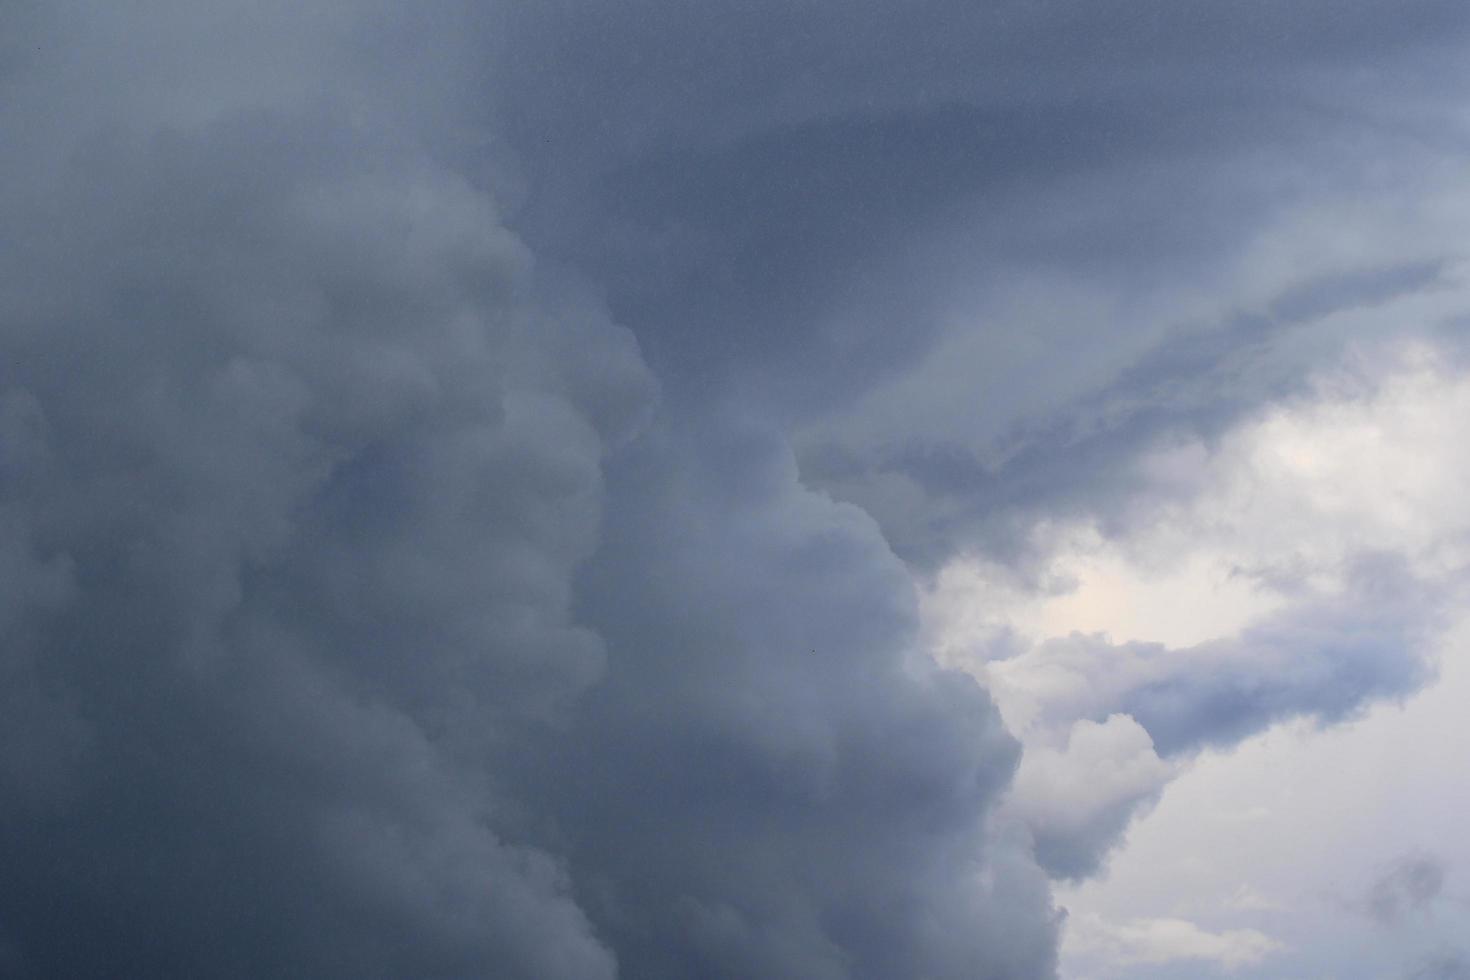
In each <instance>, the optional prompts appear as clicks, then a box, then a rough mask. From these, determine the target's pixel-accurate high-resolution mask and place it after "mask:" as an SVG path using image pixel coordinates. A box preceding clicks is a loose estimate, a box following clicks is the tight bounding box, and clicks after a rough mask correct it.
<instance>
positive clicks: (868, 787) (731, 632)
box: [0, 2, 1056, 980]
mask: <svg viewBox="0 0 1470 980" xmlns="http://www.w3.org/2000/svg"><path fill="white" fill-rule="evenodd" d="M134 15H136V18H137V19H136V20H132V19H130V20H129V23H128V24H127V26H126V30H122V29H121V25H119V24H117V23H114V21H115V20H116V19H117V18H118V17H120V16H121V14H119V13H118V12H117V11H115V10H112V9H111V8H105V7H103V6H96V7H88V6H86V5H80V6H77V7H64V8H58V9H57V11H55V12H48V13H40V14H35V15H34V17H31V18H27V19H26V20H25V22H24V23H23V24H20V25H18V26H17V29H18V30H21V31H22V32H24V33H26V36H27V37H30V38H33V39H34V41H35V52H34V54H32V52H31V50H30V45H29V44H28V45H27V46H26V48H27V50H26V57H25V58H24V59H21V62H22V63H20V64H17V65H15V66H14V70H13V73H12V74H11V75H10V76H9V78H8V81H7V84H8V85H9V93H10V95H11V97H10V98H8V99H7V100H6V105H5V108H4V110H3V113H4V119H5V122H6V124H7V128H8V131H12V132H15V133H19V134H25V136H26V138H27V139H28V140H31V141H33V143H34V152H32V153H27V154H24V155H20V156H18V157H15V158H9V159H8V160H7V163H6V164H5V165H4V167H5V171H4V174H3V176H4V177H5V178H6V179H5V180H4V182H3V183H4V189H3V190H0V203H3V208H4V212H5V214H6V215H7V219H8V220H7V226H8V227H9V228H10V230H11V232H12V234H13V236H14V240H15V241H16V242H17V243H18V245H19V247H17V248H15V249H11V250H8V251H7V252H6V255H5V257H4V259H0V262H3V266H0V277H3V281H4V283H5V287H6V288H5V290H4V298H3V300H0V315H3V334H0V342H3V345H4V357H3V360H0V438H3V448H0V583H3V584H4V586H5V588H4V590H3V592H4V595H3V599H0V630H3V631H4V634H3V635H4V644H3V649H4V654H3V657H0V670H3V676H4V679H5V681H6V684H5V694H4V696H3V697H4V707H5V712H4V721H3V722H0V730H3V732H4V734H5V736H6V738H5V748H4V749H3V751H0V780H3V782H0V853H3V855H4V863H5V865H6V867H7V881H8V884H9V887H8V888H7V890H6V895H7V897H6V898H5V899H4V900H0V922H3V925H4V938H5V945H4V947H3V949H4V955H5V957H6V963H7V969H10V968H11V967H13V970H12V972H16V973H20V974H22V975H24V974H26V973H31V974H35V975H67V976H79V977H81V976H116V975H119V974H124V975H139V976H142V975H148V976H200V975H208V976H259V975H262V974H269V973H283V972H284V973H306V974H310V975H313V976H408V975H412V976H426V977H427V976H488V975H493V976H505V977H520V976H524V977H538V978H540V977H560V978H568V980H571V978H578V980H581V978H589V980H590V978H609V977H612V976H615V975H619V974H621V975H625V976H647V977H656V976H670V977H673V976H686V975H689V973H690V971H693V972H697V973H699V974H700V975H706V976H750V975H765V976H804V977H808V976H809V977H818V976H832V977H874V978H877V977H888V976H894V975H928V976H933V977H962V976H963V977H977V976H981V977H994V978H1010V977H1015V978H1021V977H1040V976H1047V975H1050V974H1052V973H1053V972H1054V963H1055V946H1056V922H1055V916H1054V913H1053V911H1052V908H1051V903H1050V897H1049V891H1048V886H1047V882H1046V880H1045V878H1044V876H1043V875H1042V874H1041V873H1040V871H1039V870H1038V869H1037V868H1036V866H1035V865H1034V863H1033V862H1032V861H1031V858H1030V855H1029V851H1028V849H1027V846H1026V844H1025V842H1024V841H1022V840H1019V839H1010V838H1007V837H1005V836H1003V835H1002V834H1000V833H999V832H993V831H992V829H991V826H990V821H989V817H990V815H991V812H992V810H993V808H994V806H995V804H996V801H997V800H998V799H999V796H1000V794H1001V792H1002V790H1003V788H1004V787H1005V785H1006V784H1007V783H1008V781H1009V780H1010V778H1011V775H1012V773H1013V771H1014V767H1015V765H1016V761H1017V756H1018V748H1017V745H1016V743H1015V741H1014V740H1013V739H1012V738H1011V737H1010V736H1009V735H1008V734H1007V733H1006V732H1005V730H1004V728H1003V726H1002V724H1001V722H1000V719H999V716H998V714H997V712H996V711H995V709H994V707H993V705H992V704H991V703H990V701H989V699H988V697H987V696H986V695H985V693H984V692H983V691H982V690H981V689H980V688H979V686H978V685H977V684H976V683H975V682H974V680H973V679H972V678H970V677H968V676H965V675H962V674H959V673H955V672H949V671H944V670H941V669H939V668H937V667H936V666H935V665H934V664H933V663H932V661H930V660H929V659H928V658H927V656H926V655H925V654H924V653H923V651H922V650H920V649H919V648H918V646H917V639H916V637H917V624H916V612H915V603H914V594H913V587H912V582H911V580H910V578H909V576H908V573H907V572H906V570H905V569H904V567H903V565H902V564H901V563H900V562H899V561H898V560H897V559H896V558H895V557H894V556H893V555H892V554H891V552H890V551H889V550H888V547H887V545H886V543H885V542H884V541H883V539H882V537H881V535H880V533H879V532H878V530H877V528H876V526H875V525H873V523H872V522H871V520H870V519H869V518H868V517H867V516H866V515H865V514H863V513H862V512H860V511H858V510H856V509H855V508H852V507H851V506H847V505H840V504H835V503H833V502H832V501H831V500H830V499H828V498H826V497H824V496H822V495H820V494H816V493H813V492H811V491H809V490H806V489H804V488H803V487H802V486H801V485H800V483H799V480H798V475H797V469H796V466H795V464H794V461H793V459H792V458H791V456H790V454H789V451H787V450H786V449H785V448H784V444H783V442H782V440H781V438H780V437H779V435H777V434H774V433H770V432H765V431H758V430H749V429H747V428H746V427H744V426H743V423H741V422H740V420H739V419H738V417H733V416H728V417H727V414H726V413H716V414H714V415H705V416H699V415H692V416H690V417H688V418H687V419H685V418H680V417H674V418H669V417H664V418H662V419H659V420H658V421H657V424H653V423H654V420H655V418H656V411H657V408H656V406H657V402H658V384H657V383H656V382H655V380H654V378H653V376H652V374H651V373H650V371H649V370H648V368H647V367H646V366H645V364H644V362H643V359H642V355H641V353H640V350H639V347H638V344H637V343H636V341H635V340H634V337H633V335H632V334H631V333H630V332H629V331H628V330H626V329H624V328H622V327H620V326H617V325H616V324H615V323H614V322H613V321H612V319H611V318H610V316H609V315H608V313H607V311H606V310H605V308H604V306H603V305H602V303H601V302H600V300H599V299H598V298H597V294H596V291H595V289H594V288H592V287H590V286H588V285H586V284H585V282H584V281H582V280H580V279H579V278H577V277H576V276H574V275H572V274H571V273H569V272H566V271H559V270H558V268H557V267H556V266H555V263H550V264H547V263H542V262H540V261H538V259H537V257H536V256H535V255H534V254H533V252H532V251H531V250H530V249H529V248H528V247H527V246H526V244H525V243H524V240H523V238H522V237H520V236H518V235H517V234H515V233H514V232H512V231H511V230H510V229H509V227H508V225H507V222H506V218H505V217H504V215H503V213H502V211H501V210H500V208H499V207H498V206H497V204H496V202H495V200H494V197H493V195H492V194H491V193H489V192H488V191H487V183H486V181H485V180H483V179H482V177H483V175H482V174H479V173H478V172H477V171H474V170H473V169H467V168H466V167H465V166H464V161H463V159H462V157H461V154H462V152H463V149H464V148H463V146H462V145H459V144H458V143H456V141H455V139H454V138H450V137H446V135H445V131H446V128H448V129H452V127H453V126H454V125H457V123H456V120H457V119H462V120H468V122H467V123H466V125H469V124H472V123H474V122H475V120H474V111H473V98H472V96H473V92H472V89H471V88H470V80H472V79H473V78H475V77H476V72H477V70H478V69H477V67H476V66H477V64H478V62H477V58H479V57H488V56H489V55H488V54H487V53H486V52H468V53H466V51H464V50H463V47H464V45H465V43H466V42H464V40H463V39H464V37H465V35H466V34H470V35H472V34H473V30H474V29H475V28H476V26H477V24H479V21H478V20H477V19H475V18H474V17H471V16H470V15H469V14H468V13H467V12H465V11H462V10H459V9H456V8H453V7H450V6H443V7H435V8H433V9H428V10H426V11H422V12H416V13H413V14H412V15H408V14H404V13H402V12H400V11H397V10H392V9H379V8H364V9H362V10H358V9H355V8H353V7H350V6H335V5H330V4H323V5H314V6H309V7H306V8H301V9H299V10H298V9H296V8H294V7H293V8H292V9H290V10H287V9H285V8H281V9H277V10H273V11H259V10H256V9H255V8H249V9H247V8H246V7H244V6H237V5H233V4H228V3H221V4H211V5H207V7H205V8H196V7H193V6H190V5H179V4H171V3H163V2H160V3H156V4H150V5H147V6H145V7H142V8H139V9H138V10H136V11H132V12H130V14H129V17H130V18H132V17H133V16H134ZM272 15H274V16H272ZM155 28H156V30H155ZM117 31H121V36H120V38H119V37H118V36H115V35H114V32H117ZM492 162H493V157H492ZM490 183H493V181H490Z"/></svg>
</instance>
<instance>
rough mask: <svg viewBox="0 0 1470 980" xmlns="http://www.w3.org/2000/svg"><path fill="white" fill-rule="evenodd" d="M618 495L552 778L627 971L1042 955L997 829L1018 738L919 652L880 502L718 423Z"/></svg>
mask: <svg viewBox="0 0 1470 980" xmlns="http://www.w3.org/2000/svg"><path fill="white" fill-rule="evenodd" d="M691 438H692V439H693V442H694V444H693V445H691ZM609 507H610V509H611V510H614V511H616V512H617V513H619V514H621V515H622V516H623V520H621V521H620V522H619V523H618V524H617V525H615V526H612V527H610V528H609V531H608V538H607V540H606V542H605V544H604V548H603V550H602V551H601V552H600V553H599V555H598V556H597V558H596V559H594V561H593V562H592V563H591V565H590V566H589V568H588V570H587V573H586V576H585V579H584V581H583V594H584V596H585V599H584V603H583V610H584V613H585V615H586V617H587V621H588V622H589V623H590V624H593V625H595V626H596V628H597V629H598V631H599V633H600V634H601V635H602V636H604V637H605V638H606V640H607V642H608V651H609V652H608V655H609V661H610V663H611V664H612V665H613V667H612V669H611V670H610V672H609V675H608V678H607V682H606V683H605V684H603V685H601V686H600V687H599V688H598V689H597V690H596V691H595V692H593V693H592V694H590V695H589V697H588V698H587V699H586V701H585V702H584V710H583V711H582V712H581V713H580V714H579V716H578V718H577V720H576V721H575V722H574V723H573V737H572V739H571V740H570V742H569V744H568V745H567V746H566V748H565V749H564V750H563V752H565V753H569V754H566V755H562V756H558V757H556V760H555V761H554V763H553V764H552V765H548V766H545V767H543V769H544V768H551V767H552V766H553V765H554V768H556V769H557V770H558V771H561V772H564V773H565V774H566V778H565V779H563V780H559V781H557V782H556V783H554V784H552V785H550V786H547V787H542V788H541V790H540V791H541V792H552V793H555V794H557V795H558V796H560V797H561V798H562V802H561V803H560V804H559V805H557V806H555V807H554V809H555V810H556V811H557V812H558V813H560V814H562V817H561V824H560V827H559V829H560V830H561V832H563V833H565V834H567V835H568V837H569V838H570V840H571V844H570V846H569V849H568V853H569V854H570V855H571V857H572V862H573V866H574V867H575V868H577V869H578V874H579V878H580V879H581V880H588V881H593V882H603V883H605V884H604V885H602V886H601V887H599V888H597V889H595V890H591V891H589V893H588V898H587V903H586V908H587V909H588V910H589V913H590V914H592V915H593V916H594V918H595V919H596V921H597V922H598V923H599V925H600V926H601V927H602V928H603V929H604V930H605V931H606V934H607V935H608V936H609V937H611V940H612V942H613V945H614V948H616V949H617V950H618V951H619V954H620V957H621V962H622V964H623V967H624V969H625V971H626V972H627V974H628V975H629V976H640V977H643V976H646V977H678V976H720V977H724V976H729V977H740V976H810V977H827V976H831V977H874V978H878V977H887V976H894V975H897V974H905V975H907V974H913V975H919V976H933V977H956V978H958V977H1029V976H1044V975H1047V974H1048V973H1050V970H1051V966H1050V963H1051V942H1052V936H1053V932H1052V930H1053V924H1052V923H1051V922H1050V918H1049V912H1048V908H1049V905H1048V900H1047V897H1046V888H1045V884H1044V882H1043V880H1042V878H1041V876H1040V875H1039V873H1038V872H1037V871H1036V869H1035V867H1034V866H1033V865H1032V864H1031V863H1030V859H1029V856H1028V855H1026V853H1025V851H1024V850H1023V849H1022V848H1020V847H1018V846H1017V845H1016V844H1015V843H1014V842H1008V841H1004V840H999V839H996V840H991V841H989V842H988V843H987V842H984V839H983V837H984V831H983V824H984V822H985V815H986V813H987V811H988V809H989V808H990V806H991V805H992V804H993V803H994V801H995V800H996V798H997V797H998V794H999V791H1000V790H1001V789H1003V787H1004V786H1005V784H1006V783H1007V782H1008V781H1009V779H1010V775H1011V770H1012V767H1013V766H1014V764H1015V761H1016V759H1017V757H1018V746H1017V745H1016V744H1015V743H1014V742H1013V741H1012V740H1011V738H1010V737H1009V736H1008V735H1007V734H1005V732H1004V730H1003V728H1002V727H1001V725H1000V720H999V716H998V715H997V713H996V712H995V709H994V708H993V707H992V706H991V705H990V703H989V699H988V697H987V696H986V695H985V694H984V693H983V692H982V691H981V690H980V689H979V687H978V686H977V685H975V684H974V683H973V682H972V681H971V680H970V679H969V678H967V677H966V676H964V675H958V674H954V673H950V672H944V671H939V670H937V669H936V668H935V667H934V666H933V665H932V664H931V663H929V662H928V661H927V659H926V658H925V657H924V656H922V655H921V654H920V653H919V652H918V651H916V650H914V649H913V647H912V644H913V640H914V617H915V609H914V602H913V595H912V589H911V586H909V585H908V583H907V575H906V573H905V571H904V569H903V568H902V566H901V564H900V563H898V562H897V560H896V559H895V558H893V556H892V555H891V554H890V553H889V552H888V551H887V549H886V547H885V546H884V544H883V542H882V539H881V537H880V535H879V534H878V532H877V529H876V527H875V526H874V525H873V524H872V523H871V521H870V520H869V519H868V518H867V516H866V515H864V514H862V513H861V512H860V511H857V510H856V509H854V508H851V507H847V506H841V505H835V506H834V505H833V504H831V503H830V502H829V501H827V500H826V499H824V498H822V497H820V496H817V495H814V494H812V493H810V492H808V491H805V490H803V489H801V488H800V487H799V486H798V485H797V483H796V480H795V466H794V462H793V461H792V459H791V458H790V454H789V452H787V451H786V450H785V449H784V448H782V447H781V446H780V444H779V442H778V441H776V440H774V439H773V438H772V437H771V435H770V434H768V433H763V432H758V431H757V432H752V431H749V430H741V429H733V430H732V429H729V428H725V427H720V428H715V427H711V426H706V427H703V428H702V429H701V430H700V431H699V433H698V434H697V435H695V436H693V437H691V436H690V435H689V434H683V435H678V436H671V437H670V439H669V442H667V443H663V444H661V445H653V446H650V447H648V449H647V450H646V451H644V452H642V453H639V454H636V455H634V456H633V457H631V458H628V459H626V460H624V461H622V462H621V463H619V464H618V465H616V466H614V468H613V470H612V473H611V476H610V499H609ZM612 740H620V741H624V742H626V745H625V746H624V748H622V749H621V750H620V751H618V752H615V753H609V752H608V751H606V749H605V748H600V747H605V746H607V745H608V743H609V742H610V741H612ZM666 922H676V923H680V928H679V930H678V931H677V932H669V931H668V930H667V929H666V928H665V927H664V926H662V925H661V923H666Z"/></svg>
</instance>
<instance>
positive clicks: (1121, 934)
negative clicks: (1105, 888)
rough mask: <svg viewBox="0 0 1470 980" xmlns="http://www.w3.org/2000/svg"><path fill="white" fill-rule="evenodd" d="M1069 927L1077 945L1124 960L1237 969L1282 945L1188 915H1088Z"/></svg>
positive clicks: (1106, 957) (1087, 951) (1110, 958)
mask: <svg viewBox="0 0 1470 980" xmlns="http://www.w3.org/2000/svg"><path fill="white" fill-rule="evenodd" d="M1070 928H1071V930H1072V935H1073V936H1074V937H1075V938H1073V939H1072V943H1073V945H1074V947H1075V949H1076V950H1078V951H1080V952H1082V953H1084V954H1091V955H1094V956H1097V957H1099V958H1101V959H1103V960H1105V961H1107V962H1109V963H1115V964H1121V965H1157V964H1163V963H1176V962H1180V961H1186V962H1187V961H1195V962H1196V963H1204V964H1210V965H1218V966H1221V967H1224V968H1225V969H1227V970H1239V969H1241V968H1243V967H1248V966H1254V965H1256V964H1257V963H1260V962H1261V961H1262V960H1263V959H1265V958H1266V957H1267V956H1268V955H1270V954H1271V953H1273V952H1275V951H1276V950H1279V949H1281V948H1282V944H1281V943H1279V942H1277V941H1275V940H1273V939H1272V938H1271V937H1269V936H1267V935H1264V934H1263V933H1260V932H1257V931H1256V930H1254V929H1227V930H1224V931H1222V932H1210V931H1208V930H1205V929H1201V928H1200V927H1199V926H1197V925H1195V924H1194V923H1193V922H1189V921H1186V920H1184V919H1133V920H1130V921H1127V922H1107V921H1104V920H1102V919H1099V918H1096V917H1089V918H1079V919H1078V920H1076V921H1074V922H1072V923H1070Z"/></svg>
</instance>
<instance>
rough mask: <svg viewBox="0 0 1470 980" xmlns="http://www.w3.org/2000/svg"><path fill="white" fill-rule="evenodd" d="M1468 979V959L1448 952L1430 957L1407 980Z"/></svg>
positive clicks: (1469, 966)
mask: <svg viewBox="0 0 1470 980" xmlns="http://www.w3.org/2000/svg"><path fill="white" fill-rule="evenodd" d="M1464 977H1470V959H1467V958H1466V956H1465V954H1463V953H1456V952H1448V953H1441V954H1438V955H1436V956H1431V957H1429V958H1428V959H1426V960H1425V961H1424V962H1423V963H1422V964H1420V965H1419V966H1418V967H1416V968H1415V969H1414V970H1413V971H1411V972H1410V973H1409V974H1408V980H1462V978H1464Z"/></svg>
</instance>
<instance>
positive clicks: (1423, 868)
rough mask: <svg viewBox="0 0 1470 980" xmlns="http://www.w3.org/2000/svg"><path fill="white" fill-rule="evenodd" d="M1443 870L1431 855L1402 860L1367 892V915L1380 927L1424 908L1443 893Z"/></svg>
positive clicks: (1414, 856)
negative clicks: (1379, 924)
mask: <svg viewBox="0 0 1470 980" xmlns="http://www.w3.org/2000/svg"><path fill="white" fill-rule="evenodd" d="M1445 873H1446V869H1445V866H1444V863H1443V862H1442V861H1440V860H1438V859H1437V858H1435V857H1434V856H1433V855H1429V854H1417V855H1412V856H1410V857H1406V858H1403V859H1401V860H1399V861H1398V862H1396V863H1395V864H1394V866H1393V867H1391V868H1389V869H1388V870H1386V871H1384V872H1383V874H1382V875H1380V876H1379V877H1378V879H1377V880H1375V881H1374V882H1373V884H1372V885H1371V886H1370V887H1369V889H1368V898H1367V902H1366V908H1367V910H1368V914H1369V915H1370V916H1372V917H1373V918H1374V919H1376V920H1377V921H1378V922H1380V923H1382V924H1383V925H1392V924H1394V923H1396V922H1397V921H1398V920H1399V919H1400V918H1401V917H1402V916H1403V915H1405V914H1407V913H1412V912H1417V911H1419V910H1422V909H1424V908H1426V907H1427V906H1428V905H1429V904H1430V903H1431V902H1433V901H1434V900H1435V899H1436V898H1438V897H1439V895H1440V892H1442V891H1443V890H1444V881H1445Z"/></svg>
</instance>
